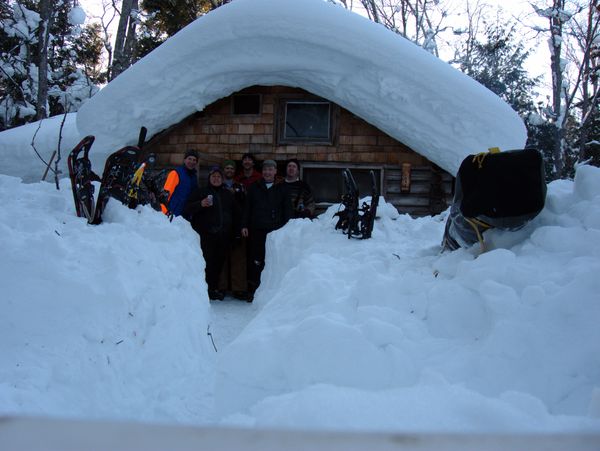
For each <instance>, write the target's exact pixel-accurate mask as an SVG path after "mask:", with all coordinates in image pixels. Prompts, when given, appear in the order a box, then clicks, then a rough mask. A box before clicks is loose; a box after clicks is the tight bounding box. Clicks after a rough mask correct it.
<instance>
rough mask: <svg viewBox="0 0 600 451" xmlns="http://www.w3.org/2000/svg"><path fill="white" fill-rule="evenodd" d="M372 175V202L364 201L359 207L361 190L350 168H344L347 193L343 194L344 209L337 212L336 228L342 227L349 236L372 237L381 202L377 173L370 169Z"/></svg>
mask: <svg viewBox="0 0 600 451" xmlns="http://www.w3.org/2000/svg"><path fill="white" fill-rule="evenodd" d="M370 175H371V203H370V204H368V203H366V202H363V204H362V205H361V207H360V208H359V207H358V201H359V191H358V185H357V184H356V181H355V180H354V177H353V176H352V172H350V169H344V170H343V171H342V176H343V178H344V187H345V193H344V195H343V196H342V205H343V206H344V210H342V211H339V212H337V213H336V214H335V215H334V216H338V222H337V224H336V225H335V229H336V230H338V229H342V232H343V233H345V234H347V235H348V238H349V239H350V238H359V239H367V238H371V234H372V233H373V225H374V222H375V216H376V215H377V206H378V204H379V190H378V188H377V182H376V179H375V173H374V172H373V171H370Z"/></svg>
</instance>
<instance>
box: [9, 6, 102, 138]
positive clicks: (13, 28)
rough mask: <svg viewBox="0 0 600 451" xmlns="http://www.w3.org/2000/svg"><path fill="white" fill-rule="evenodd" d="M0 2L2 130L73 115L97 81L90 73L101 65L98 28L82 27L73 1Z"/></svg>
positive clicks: (93, 89) (79, 13)
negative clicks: (45, 118) (37, 119)
mask: <svg viewBox="0 0 600 451" xmlns="http://www.w3.org/2000/svg"><path fill="white" fill-rule="evenodd" d="M0 2H1V3H0V14H1V15H2V26H1V27H0V50H1V54H0V129H5V128H8V127H13V126H16V125H21V124H23V123H25V122H30V121H32V120H35V119H36V117H37V118H44V117H46V116H47V115H50V116H51V115H55V114H60V113H62V112H65V111H76V110H77V108H78V107H79V105H80V104H81V102H83V101H84V100H85V99H86V98H89V97H90V96H91V95H92V94H93V93H94V92H95V91H97V87H96V86H95V84H94V83H97V82H100V81H101V77H100V76H98V74H96V73H95V72H94V71H93V70H88V69H89V68H90V67H94V68H96V70H97V67H98V63H99V61H100V55H101V47H100V46H98V45H96V43H95V40H96V39H97V38H98V39H99V35H98V31H99V30H98V29H97V28H96V29H94V28H82V26H81V25H82V22H83V19H84V18H85V15H84V14H83V12H82V11H81V10H80V9H79V8H77V7H75V6H74V0H45V1H44V4H42V1H40V0H0ZM42 6H44V7H45V8H46V13H45V14H46V15H47V17H46V19H45V20H42V18H43V16H41V15H40V10H41V8H42ZM48 7H49V9H48ZM46 27H47V32H46ZM44 66H45V67H46V69H45V70H44V69H43V68H44ZM40 68H41V71H40ZM44 79H45V81H46V83H44V82H43V81H44Z"/></svg>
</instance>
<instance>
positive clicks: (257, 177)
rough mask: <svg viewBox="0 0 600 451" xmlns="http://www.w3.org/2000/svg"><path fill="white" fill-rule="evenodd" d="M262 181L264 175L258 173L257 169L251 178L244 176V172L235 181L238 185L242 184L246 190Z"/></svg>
mask: <svg viewBox="0 0 600 451" xmlns="http://www.w3.org/2000/svg"><path fill="white" fill-rule="evenodd" d="M261 179H262V174H261V173H260V172H258V171H257V170H256V169H254V170H253V171H252V175H250V177H246V176H245V175H244V172H243V171H242V172H241V173H240V174H238V175H236V176H235V178H234V180H235V181H236V182H237V183H241V184H242V185H244V188H246V190H247V189H248V188H249V187H250V185H252V184H254V182H257V181H258V180H261Z"/></svg>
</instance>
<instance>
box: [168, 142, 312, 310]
mask: <svg viewBox="0 0 600 451" xmlns="http://www.w3.org/2000/svg"><path fill="white" fill-rule="evenodd" d="M197 165H198V154H197V153H196V152H195V151H193V150H188V151H187V152H186V153H185V155H184V160H183V165H182V166H181V167H178V168H176V169H174V170H172V171H171V172H169V174H168V176H167V180H166V182H165V184H164V187H163V195H162V196H161V200H162V205H161V208H162V210H163V212H164V213H166V214H172V215H174V216H182V217H184V218H185V219H187V220H188V221H189V222H190V224H191V226H192V228H193V229H194V230H195V231H196V232H197V233H198V234H199V235H200V246H201V248H202V254H203V255H204V260H205V262H206V269H205V274H206V283H207V285H208V296H209V298H210V299H211V300H217V299H218V300H223V299H224V297H225V291H229V290H231V292H232V294H233V295H234V296H235V297H237V298H239V299H243V300H246V301H247V302H252V301H253V300H254V293H255V292H256V289H257V288H258V287H259V285H260V277H261V273H262V270H263V268H264V266H265V243H266V239H267V235H268V234H269V233H270V232H272V231H273V230H277V229H279V228H281V227H283V226H284V225H285V224H286V223H287V222H288V220H290V219H293V218H312V217H313V216H314V213H315V201H314V198H313V195H312V191H311V189H310V187H309V186H308V184H306V183H305V182H304V181H303V180H301V179H300V177H299V175H300V163H299V162H298V160H297V159H295V158H292V159H290V160H287V161H286V164H285V170H286V174H285V177H278V176H277V163H276V162H275V161H274V160H265V161H263V163H262V168H261V169H262V171H261V172H259V171H258V170H257V169H256V168H255V165H256V159H255V158H254V156H253V155H252V154H251V153H246V154H244V155H243V157H242V167H241V170H240V171H239V173H238V172H237V171H236V163H235V162H234V161H233V160H226V161H225V162H224V163H223V166H222V167H221V166H213V167H211V168H210V170H209V174H208V181H207V184H206V185H205V186H198V179H197V169H196V168H197Z"/></svg>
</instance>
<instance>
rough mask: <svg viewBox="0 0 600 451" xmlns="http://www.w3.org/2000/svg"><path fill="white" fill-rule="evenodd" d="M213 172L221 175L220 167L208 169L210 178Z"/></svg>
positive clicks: (215, 166)
mask: <svg viewBox="0 0 600 451" xmlns="http://www.w3.org/2000/svg"><path fill="white" fill-rule="evenodd" d="M215 172H218V173H219V174H221V176H222V175H223V171H222V170H221V166H219V165H214V166H211V167H210V169H209V170H208V176H209V177H210V176H211V175H213V174H214V173H215Z"/></svg>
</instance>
